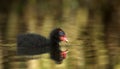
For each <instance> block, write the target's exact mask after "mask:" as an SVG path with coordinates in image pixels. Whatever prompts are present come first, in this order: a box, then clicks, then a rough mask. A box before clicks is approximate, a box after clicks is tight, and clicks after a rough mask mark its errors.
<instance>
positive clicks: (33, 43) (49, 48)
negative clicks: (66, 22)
mask: <svg viewBox="0 0 120 69" xmlns="http://www.w3.org/2000/svg"><path fill="white" fill-rule="evenodd" d="M61 41H65V42H67V41H68V40H67V38H66V35H65V32H64V31H63V30H62V29H61V28H56V29H54V30H52V31H51V33H50V38H49V39H47V38H46V37H44V36H41V35H38V34H34V33H27V34H20V35H18V37H17V54H18V55H39V54H43V53H50V57H51V59H53V60H54V61H56V63H61V62H62V61H63V58H62V55H61V52H62V51H61V50H60V45H59V42H61Z"/></svg>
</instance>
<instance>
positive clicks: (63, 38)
mask: <svg viewBox="0 0 120 69" xmlns="http://www.w3.org/2000/svg"><path fill="white" fill-rule="evenodd" d="M60 40H61V41H65V42H68V39H67V37H66V36H60Z"/></svg>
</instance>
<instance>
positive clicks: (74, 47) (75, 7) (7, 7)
mask: <svg viewBox="0 0 120 69" xmlns="http://www.w3.org/2000/svg"><path fill="white" fill-rule="evenodd" d="M56 27H60V28H62V29H63V30H64V31H65V32H66V35H67V37H68V40H69V41H70V43H69V46H68V49H69V53H68V55H67V58H66V59H65V60H64V61H63V63H62V64H55V63H54V62H53V61H52V60H51V59H50V58H49V54H40V55H39V58H37V59H27V58H26V57H22V56H21V57H19V56H17V55H16V36H17V35H18V34H21V33H29V32H30V33H37V34H41V35H44V36H46V37H48V36H49V33H50V32H51V30H52V29H54V28H56ZM32 57H34V56H32ZM35 57H36V56H35ZM0 69H120V0H0Z"/></svg>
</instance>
